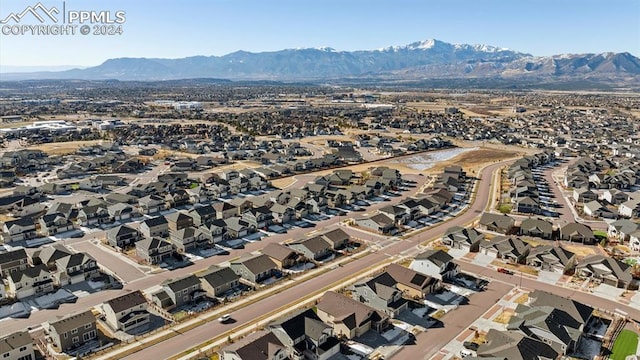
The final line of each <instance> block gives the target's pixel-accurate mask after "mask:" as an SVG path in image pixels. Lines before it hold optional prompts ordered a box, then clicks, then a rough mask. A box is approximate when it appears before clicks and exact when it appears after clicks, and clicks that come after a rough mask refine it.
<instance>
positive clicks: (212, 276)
mask: <svg viewBox="0 0 640 360" xmlns="http://www.w3.org/2000/svg"><path fill="white" fill-rule="evenodd" d="M198 278H199V279H200V283H201V284H202V290H204V291H206V292H207V294H208V295H209V296H210V297H211V298H214V297H221V296H223V295H224V294H225V293H226V292H228V291H230V290H232V289H234V288H237V287H238V285H239V282H238V280H240V276H239V275H238V274H236V273H235V272H234V271H233V270H231V268H229V267H220V266H216V265H211V266H209V268H207V270H205V271H204V272H201V273H198Z"/></svg>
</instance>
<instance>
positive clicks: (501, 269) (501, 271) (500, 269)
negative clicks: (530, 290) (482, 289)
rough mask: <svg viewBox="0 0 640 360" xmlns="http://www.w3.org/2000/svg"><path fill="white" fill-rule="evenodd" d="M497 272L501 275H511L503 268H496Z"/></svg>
mask: <svg viewBox="0 0 640 360" xmlns="http://www.w3.org/2000/svg"><path fill="white" fill-rule="evenodd" d="M498 272H499V273H503V274H507V275H513V271H511V270H507V269H505V268H498Z"/></svg>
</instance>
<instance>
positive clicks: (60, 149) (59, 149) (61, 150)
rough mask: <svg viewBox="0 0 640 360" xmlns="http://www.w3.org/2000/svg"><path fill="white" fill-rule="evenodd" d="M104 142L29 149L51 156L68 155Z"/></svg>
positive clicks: (59, 143) (69, 143) (54, 145)
mask: <svg viewBox="0 0 640 360" xmlns="http://www.w3.org/2000/svg"><path fill="white" fill-rule="evenodd" d="M104 142H105V141H104V140H88V141H67V142H58V143H48V144H40V145H35V146H31V147H29V149H34V150H42V151H44V152H45V153H47V154H49V155H67V154H71V153H74V152H75V151H76V150H78V149H79V148H81V147H83V146H91V145H98V144H102V143H104Z"/></svg>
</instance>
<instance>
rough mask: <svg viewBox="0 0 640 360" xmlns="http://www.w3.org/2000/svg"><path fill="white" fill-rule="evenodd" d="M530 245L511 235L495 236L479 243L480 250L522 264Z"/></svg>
mask: <svg viewBox="0 0 640 360" xmlns="http://www.w3.org/2000/svg"><path fill="white" fill-rule="evenodd" d="M530 249H531V246H530V245H529V244H527V243H525V242H524V241H522V239H520V238H518V237H512V236H509V237H507V236H496V237H495V238H493V239H491V240H487V241H483V242H482V243H481V244H480V252H482V253H483V254H485V255H493V256H495V257H496V258H498V259H502V260H507V261H509V262H512V263H515V264H524V262H525V260H526V258H527V255H529V251H530Z"/></svg>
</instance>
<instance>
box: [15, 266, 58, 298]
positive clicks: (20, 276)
mask: <svg viewBox="0 0 640 360" xmlns="http://www.w3.org/2000/svg"><path fill="white" fill-rule="evenodd" d="M7 282H8V285H9V291H8V292H7V295H8V296H10V297H12V298H15V299H24V298H26V297H29V296H34V295H35V296H40V295H44V294H46V293H50V292H52V291H53V278H52V276H51V273H50V272H49V270H48V269H47V267H46V266H44V265H42V264H41V265H36V266H33V267H28V268H26V269H24V270H18V271H13V272H11V274H9V276H8V277H7Z"/></svg>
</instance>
